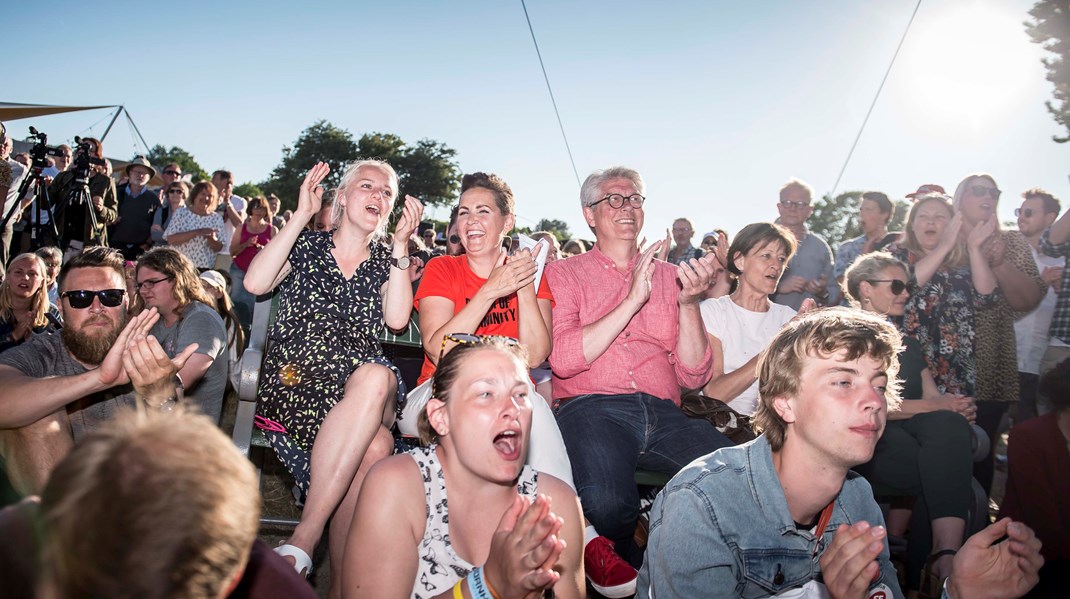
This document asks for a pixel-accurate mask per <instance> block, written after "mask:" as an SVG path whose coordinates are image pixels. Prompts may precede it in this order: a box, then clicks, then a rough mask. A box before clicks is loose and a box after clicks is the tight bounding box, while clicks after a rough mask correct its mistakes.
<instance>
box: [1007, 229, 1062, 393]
mask: <svg viewBox="0 0 1070 599" xmlns="http://www.w3.org/2000/svg"><path fill="white" fill-rule="evenodd" d="M1029 249H1030V250H1031V251H1032V252H1033V260H1034V261H1036V263H1037V271H1039V272H1041V273H1043V272H1044V269H1045V268H1058V267H1061V266H1062V265H1063V262H1064V259H1063V258H1052V257H1051V256H1047V255H1044V254H1041V253H1039V252H1037V251H1036V250H1035V249H1033V248H1029ZM1056 296H1057V294H1056V293H1055V290H1054V289H1052V288H1051V286H1049V287H1048V292H1047V293H1046V294H1044V299H1042V300H1040V304H1039V305H1038V306H1037V307H1036V308H1033V311H1032V312H1028V313H1026V315H1025V316H1023V317H1021V318H1019V319H1018V320H1016V321H1015V322H1014V337H1015V340H1016V341H1017V342H1018V372H1028V373H1030V374H1040V359H1041V358H1043V357H1044V351H1045V350H1047V349H1048V328H1049V327H1050V326H1051V318H1052V316H1054V315H1055V300H1056Z"/></svg>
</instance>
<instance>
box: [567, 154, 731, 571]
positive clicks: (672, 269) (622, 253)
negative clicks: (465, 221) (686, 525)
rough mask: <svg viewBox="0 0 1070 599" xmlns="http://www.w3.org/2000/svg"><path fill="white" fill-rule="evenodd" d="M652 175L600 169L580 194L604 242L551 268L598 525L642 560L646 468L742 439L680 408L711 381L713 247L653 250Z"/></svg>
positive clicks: (578, 474) (579, 450) (586, 489)
mask: <svg viewBox="0 0 1070 599" xmlns="http://www.w3.org/2000/svg"><path fill="white" fill-rule="evenodd" d="M643 192H644V184H643V178H642V176H640V174H639V173H638V172H636V171H634V170H632V169H629V168H624V167H613V168H610V169H607V170H604V171H596V172H595V173H593V174H592V175H591V176H589V177H587V180H586V181H585V182H584V183H583V187H582V188H581V190H580V202H581V204H582V206H583V215H584V218H586V219H587V224H588V225H589V226H590V227H591V230H592V231H594V234H595V239H596V242H595V248H594V249H593V250H591V251H590V252H587V253H585V254H580V255H578V256H573V257H571V258H568V259H567V260H557V261H555V262H553V263H551V264H548V265H547V266H546V276H547V277H548V279H547V280H548V281H549V283H550V290H551V291H552V292H553V294H554V298H555V299H556V300H557V304H556V305H555V306H554V310H553V320H554V331H553V339H554V347H553V350H552V352H551V353H550V365H551V366H552V368H553V372H554V378H553V397H554V400H555V404H556V406H557V408H556V414H557V423H558V426H559V427H560V429H561V435H562V437H563V438H564V440H565V446H566V447H567V449H568V454H569V459H570V460H571V461H572V472H573V477H574V478H575V482H576V491H577V493H578V494H579V496H580V500H581V502H582V503H583V511H584V515H585V516H586V517H587V519H588V520H589V521H590V523H591V524H592V525H593V526H594V528H596V529H597V530H598V532H600V533H602V534H603V535H604V536H606V537H609V538H610V539H611V540H612V541H613V542H614V543H615V549H616V551H617V553H619V554H620V555H621V556H622V557H624V558H625V559H627V560H628V561H629V562H631V563H632V564H633V565H635V566H637V567H638V566H639V565H641V563H642V554H641V552H640V551H639V550H638V548H637V547H636V545H635V543H634V541H633V540H632V535H633V533H634V531H635V523H636V520H637V519H638V517H639V496H638V491H637V489H636V486H635V471H636V470H637V469H641V470H649V471H655V472H663V473H665V474H669V475H672V474H675V473H676V472H678V471H679V470H680V469H681V468H682V467H684V466H686V465H687V464H688V463H690V462H691V461H692V460H694V459H695V458H698V457H700V456H702V455H703V454H704V453H708V452H711V451H714V450H716V449H719V448H721V447H725V446H728V445H732V443H731V441H729V440H728V439H727V438H726V437H724V436H723V435H721V434H720V433H718V432H717V430H716V429H714V428H713V427H712V426H711V425H710V424H709V423H708V422H705V421H702V420H692V419H689V418H688V417H687V416H685V415H684V413H683V412H682V411H680V408H679V404H680V390H681V388H684V389H697V388H699V387H702V386H703V385H704V384H705V383H706V381H708V380H709V378H710V368H711V366H712V363H713V356H712V353H711V351H710V346H709V343H708V341H707V338H706V333H705V328H704V327H703V325H702V317H701V316H700V314H699V309H698V303H699V301H701V300H702V299H703V297H704V296H703V292H704V291H705V289H706V287H707V286H708V284H709V280H710V277H711V275H712V274H713V267H712V266H711V264H712V261H713V260H714V259H715V258H714V257H713V256H712V254H711V255H709V256H707V257H703V258H699V259H691V260H688V261H686V262H682V263H681V264H680V265H679V266H673V265H672V264H669V263H667V262H662V261H660V260H655V259H654V253H655V252H656V251H657V250H658V249H659V247H660V246H661V243H662V242H661V241H658V242H655V243H654V244H652V245H651V246H650V247H648V248H645V249H642V248H641V247H640V245H639V240H640V238H641V237H640V231H642V228H643V204H644V201H645V198H644V196H643Z"/></svg>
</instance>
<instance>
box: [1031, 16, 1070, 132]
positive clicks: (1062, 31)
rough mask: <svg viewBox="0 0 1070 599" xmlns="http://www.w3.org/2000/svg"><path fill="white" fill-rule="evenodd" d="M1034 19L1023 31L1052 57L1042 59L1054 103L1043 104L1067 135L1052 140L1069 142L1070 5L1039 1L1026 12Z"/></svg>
mask: <svg viewBox="0 0 1070 599" xmlns="http://www.w3.org/2000/svg"><path fill="white" fill-rule="evenodd" d="M1029 15H1030V16H1031V17H1033V19H1032V20H1031V21H1026V22H1025V23H1024V25H1025V30H1026V32H1027V33H1029V37H1031V38H1033V41H1034V42H1035V43H1038V44H1040V45H1041V46H1043V47H1044V49H1045V50H1047V51H1048V52H1051V53H1052V54H1054V55H1055V56H1054V57H1052V58H1043V59H1041V62H1043V63H1044V66H1045V67H1047V69H1048V76H1047V79H1048V81H1051V82H1052V84H1053V85H1054V86H1055V90H1054V91H1053V92H1052V96H1053V98H1054V100H1055V101H1054V102H1052V101H1051V100H1049V101H1047V102H1045V105H1046V106H1047V107H1048V112H1050V113H1051V114H1052V116H1053V117H1054V118H1055V122H1056V123H1059V124H1060V125H1062V126H1063V127H1065V128H1066V130H1067V133H1068V135H1066V136H1064V137H1060V136H1058V135H1054V136H1052V139H1054V140H1055V141H1057V142H1059V143H1065V142H1067V141H1070V60H1068V57H1070V4H1067V2H1066V1H1065V0H1040V1H1039V2H1037V3H1036V4H1034V5H1033V8H1032V9H1030V10H1029Z"/></svg>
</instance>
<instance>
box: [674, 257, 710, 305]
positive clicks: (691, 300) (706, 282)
mask: <svg viewBox="0 0 1070 599" xmlns="http://www.w3.org/2000/svg"><path fill="white" fill-rule="evenodd" d="M715 261H716V258H715V257H714V256H710V255H706V256H703V257H701V258H691V259H690V260H685V261H683V262H681V263H680V265H679V266H677V267H676V278H677V280H679V281H680V296H679V298H678V300H677V301H678V302H680V304H681V305H684V304H695V303H698V302H700V301H702V299H703V298H705V297H706V289H707V288H709V286H710V281H711V280H712V279H713V278H714V276H715V275H714V270H715V268H716V267H715V266H714V262H715Z"/></svg>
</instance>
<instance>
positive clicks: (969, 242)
mask: <svg viewBox="0 0 1070 599" xmlns="http://www.w3.org/2000/svg"><path fill="white" fill-rule="evenodd" d="M956 216H958V215H957V214H956ZM949 227H950V225H949ZM995 231H996V218H995V217H994V216H993V217H992V218H990V219H988V220H986V221H985V222H983V223H979V224H978V225H977V226H976V227H974V228H973V230H972V231H970V233H969V234H968V235H967V236H966V247H968V248H969V249H971V250H973V251H980V250H982V246H983V245H984V243H985V242H986V241H987V240H988V238H989V237H991V236H992V233H995ZM1002 260H1003V257H1002V256H1000V261H1001V262H1002Z"/></svg>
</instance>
